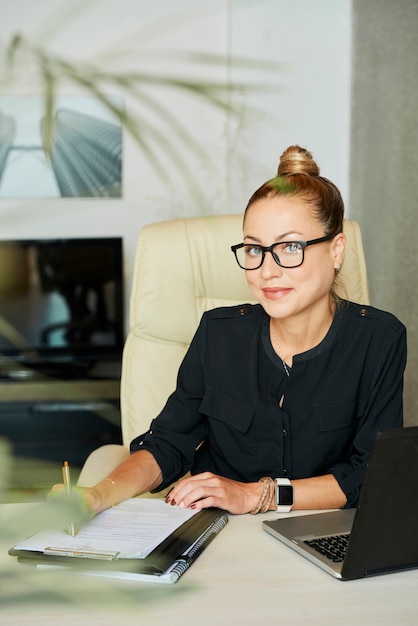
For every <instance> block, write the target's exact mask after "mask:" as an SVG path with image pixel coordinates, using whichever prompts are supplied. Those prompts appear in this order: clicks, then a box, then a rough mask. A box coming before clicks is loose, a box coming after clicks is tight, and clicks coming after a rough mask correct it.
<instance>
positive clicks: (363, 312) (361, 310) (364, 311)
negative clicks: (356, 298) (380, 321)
mask: <svg viewBox="0 0 418 626" xmlns="http://www.w3.org/2000/svg"><path fill="white" fill-rule="evenodd" d="M360 315H361V316H362V317H365V316H366V315H367V309H360Z"/></svg>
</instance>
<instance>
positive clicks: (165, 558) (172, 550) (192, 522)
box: [9, 508, 228, 584]
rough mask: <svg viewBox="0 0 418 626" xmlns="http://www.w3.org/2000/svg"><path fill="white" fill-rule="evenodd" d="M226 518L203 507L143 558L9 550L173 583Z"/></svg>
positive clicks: (31, 558)
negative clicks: (66, 554)
mask: <svg viewBox="0 0 418 626" xmlns="http://www.w3.org/2000/svg"><path fill="white" fill-rule="evenodd" d="M227 522H228V516H227V514H226V512H225V511H222V510H221V509H215V508H213V509H203V510H202V511H199V512H198V513H197V514H196V515H194V516H193V517H191V518H190V519H189V520H187V521H186V522H184V523H183V524H181V526H179V527H178V528H177V529H176V530H175V531H174V532H173V533H172V534H171V535H169V536H168V537H167V538H166V539H165V540H164V541H163V542H162V543H160V545H159V546H158V547H157V548H155V549H154V550H153V551H152V552H151V553H150V554H149V555H148V556H147V557H145V558H143V559H124V558H121V559H117V558H112V555H110V554H108V555H103V554H96V555H95V554H92V553H90V554H88V555H87V554H82V553H78V554H72V555H71V556H64V555H63V553H62V551H57V552H56V553H54V550H53V549H50V550H47V551H45V552H38V551H30V550H22V549H16V548H11V549H10V550H9V554H10V555H11V556H15V557H17V558H18V560H19V561H20V562H21V563H24V564H32V565H37V566H44V567H45V566H49V567H57V568H71V570H74V571H81V572H84V573H89V574H92V575H97V576H105V577H112V578H121V579H129V580H138V581H146V582H161V583H168V584H172V583H175V582H177V580H178V579H179V578H180V576H182V575H183V574H184V572H186V571H187V570H188V569H189V567H190V566H191V565H192V564H193V563H194V561H195V560H196V559H197V557H198V556H199V555H200V554H201V553H202V552H203V550H204V549H205V548H206V547H207V546H208V545H209V543H210V542H211V541H212V540H213V539H214V538H215V537H216V535H217V534H218V533H219V532H220V531H221V530H222V528H224V527H225V525H226V524H227ZM77 557H79V558H77Z"/></svg>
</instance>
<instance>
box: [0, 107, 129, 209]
mask: <svg viewBox="0 0 418 626" xmlns="http://www.w3.org/2000/svg"><path fill="white" fill-rule="evenodd" d="M115 100H117V99H115ZM117 104H118V107H121V102H120V101H119V102H118V103H117ZM42 106H43V104H42V101H41V99H40V98H37V97H29V96H28V97H26V96H22V97H20V96H16V97H14V96H11V97H5V96H4V97H0V199H2V198H3V199H11V198H28V199H30V198H48V197H50V198H58V197H67V198H68V197H72V198H74V197H79V198H96V197H99V198H120V197H122V128H121V125H120V124H119V123H118V122H117V121H116V119H115V118H114V117H113V116H112V114H111V113H110V112H109V111H108V110H107V109H106V107H105V106H104V105H103V104H102V103H101V102H100V101H99V100H96V99H94V98H91V97H78V96H74V97H72V96H68V97H59V98H57V101H56V109H55V112H54V119H55V132H54V135H53V148H52V151H51V158H48V156H47V155H46V153H45V151H44V148H43V138H44V136H45V133H46V132H48V129H47V128H46V127H45V120H44V118H43V109H42Z"/></svg>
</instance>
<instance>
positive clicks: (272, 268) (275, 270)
mask: <svg viewBox="0 0 418 626" xmlns="http://www.w3.org/2000/svg"><path fill="white" fill-rule="evenodd" d="M260 270H261V276H262V277H263V278H270V277H271V276H282V274H283V268H282V267H281V266H280V265H278V264H277V263H276V261H275V260H274V258H273V255H272V254H271V252H266V254H265V256H264V261H263V264H262V266H261V268H260Z"/></svg>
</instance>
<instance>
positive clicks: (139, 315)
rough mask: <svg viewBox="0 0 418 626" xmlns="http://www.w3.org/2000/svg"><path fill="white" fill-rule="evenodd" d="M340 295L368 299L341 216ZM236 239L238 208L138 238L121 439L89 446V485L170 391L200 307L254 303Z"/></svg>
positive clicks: (357, 254)
mask: <svg viewBox="0 0 418 626" xmlns="http://www.w3.org/2000/svg"><path fill="white" fill-rule="evenodd" d="M344 232H345V234H346V237H347V246H346V252H345V259H344V263H343V266H342V269H341V272H340V274H339V282H340V289H339V293H340V295H341V296H342V297H344V298H347V299H349V300H352V301H354V302H359V303H362V304H368V303H369V293H368V283H367V273H366V264H365V258H364V253H363V246H362V240H361V233H360V229H359V226H358V224H357V223H356V222H354V221H351V220H345V221H344ZM241 240H242V215H219V216H218V215H217V216H209V217H193V218H185V219H175V220H170V221H165V222H159V223H155V224H150V225H147V226H145V227H144V228H143V229H142V231H141V233H140V235H139V239H138V243H137V248H136V255H135V262H134V271H133V286H132V293H131V300H130V330H129V334H128V337H127V339H126V343H125V348H124V353H123V363H122V377H121V415H122V418H121V426H122V437H123V444H124V445H123V446H117V445H112V444H109V445H106V446H103V447H102V448H99V449H97V450H95V451H94V452H92V454H91V455H90V457H89V458H88V459H87V461H86V463H85V465H84V467H83V469H82V471H81V474H80V476H79V485H82V486H91V485H93V484H95V483H96V482H97V481H99V480H101V479H102V478H104V477H105V476H106V475H107V474H108V473H109V472H110V471H111V470H112V469H113V468H114V467H115V466H116V465H118V464H119V462H120V461H121V460H122V459H123V458H124V457H126V456H127V455H128V454H129V443H130V442H131V440H132V439H133V438H134V437H136V436H137V435H139V434H142V433H144V432H146V431H147V430H148V427H149V424H150V422H151V420H152V419H153V418H154V417H155V416H156V415H158V413H159V412H160V410H161V409H162V408H163V406H164V404H165V402H166V400H167V398H168V396H169V394H170V393H171V392H172V391H173V390H174V388H175V383H176V377H177V370H178V368H179V365H180V363H181V361H182V359H183V357H184V355H185V354H186V351H187V348H188V346H189V344H190V341H191V339H192V337H193V335H194V332H195V331H196V329H197V326H198V324H199V321H200V318H201V316H202V314H203V312H204V311H206V310H208V309H211V308H214V307H218V306H229V305H233V304H242V303H245V302H252V301H253V300H252V296H251V293H250V291H249V289H248V286H247V282H246V280H245V273H244V272H243V270H242V269H240V268H239V267H238V265H237V263H236V261H235V259H234V257H233V254H232V252H231V249H230V248H231V245H232V244H234V243H238V242H239V241H241Z"/></svg>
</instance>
